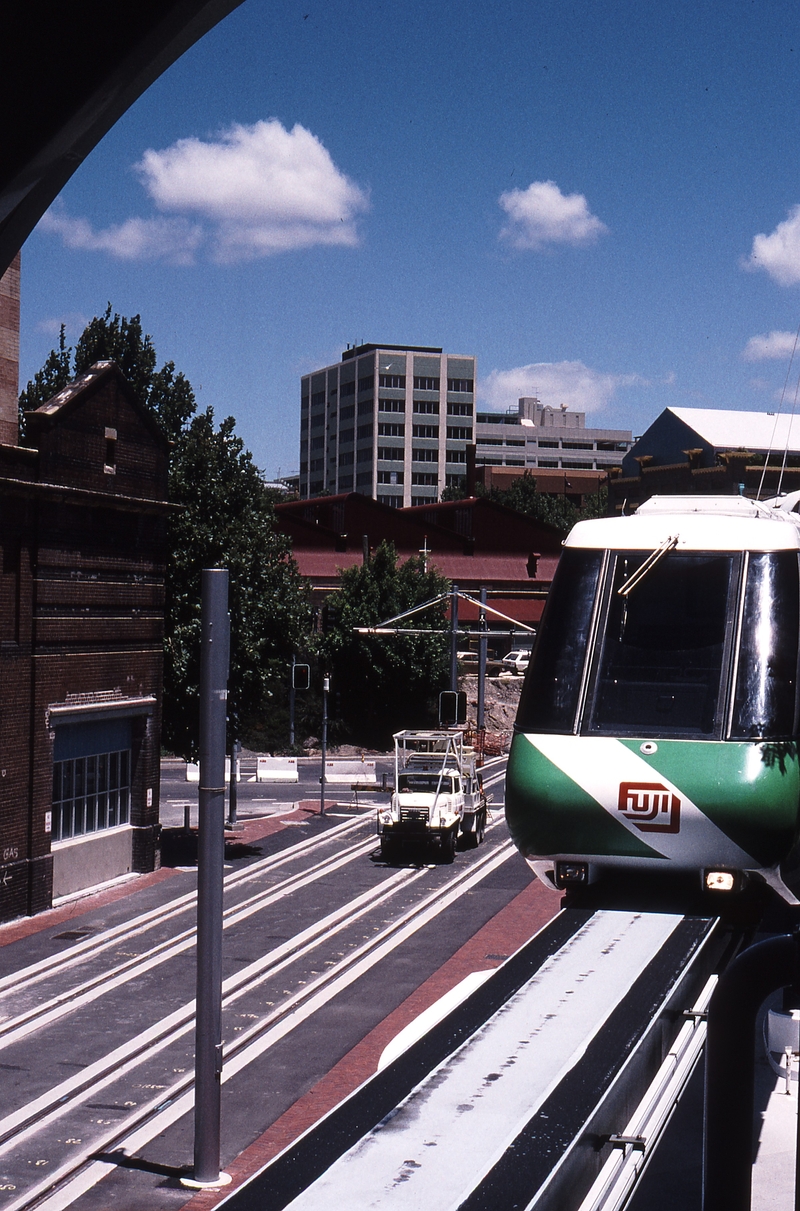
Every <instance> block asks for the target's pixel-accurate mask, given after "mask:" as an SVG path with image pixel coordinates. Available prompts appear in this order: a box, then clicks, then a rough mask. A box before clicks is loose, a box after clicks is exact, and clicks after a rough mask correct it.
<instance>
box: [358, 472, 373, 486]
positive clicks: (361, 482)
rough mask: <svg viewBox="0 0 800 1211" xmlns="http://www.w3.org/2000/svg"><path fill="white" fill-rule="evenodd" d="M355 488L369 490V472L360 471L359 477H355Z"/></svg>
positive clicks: (370, 477)
mask: <svg viewBox="0 0 800 1211" xmlns="http://www.w3.org/2000/svg"><path fill="white" fill-rule="evenodd" d="M356 487H357V488H371V487H372V472H371V471H362V472H361V474H360V475H357V476H356Z"/></svg>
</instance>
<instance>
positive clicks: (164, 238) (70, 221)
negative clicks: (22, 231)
mask: <svg viewBox="0 0 800 1211" xmlns="http://www.w3.org/2000/svg"><path fill="white" fill-rule="evenodd" d="M39 230H40V231H45V232H47V233H48V234H49V235H58V236H60V237H61V239H62V240H63V242H64V244H65V245H66V246H67V248H74V249H77V250H79V251H83V252H107V253H108V254H109V255H110V256H113V257H116V258H117V260H120V261H157V260H164V261H168V262H169V263H170V264H172V265H190V264H191V263H192V261H193V260H194V256H195V252H196V251H197V249H198V247H199V246H200V244H201V243H202V240H203V232H202V229H201V228H200V227H198V225H197V224H196V223H189V222H188V221H187V220H186V219H161V218H158V219H126V220H125V222H124V223H118V224H116V225H114V226H111V227H105V228H102V229H100V230H95V228H94V227H92V225H91V223H90V222H89V221H88V220H87V219H76V218H72V217H71V216H70V215H68V214H66V213H65V212H64V211H63V210H48V211H47V212H46V213H45V214H44V215H42V218H41V219H40V220H39Z"/></svg>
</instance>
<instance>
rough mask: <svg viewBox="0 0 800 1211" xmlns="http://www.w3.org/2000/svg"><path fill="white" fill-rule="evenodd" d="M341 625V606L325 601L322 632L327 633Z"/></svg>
mask: <svg viewBox="0 0 800 1211" xmlns="http://www.w3.org/2000/svg"><path fill="white" fill-rule="evenodd" d="M338 625H339V607H338V606H335V605H331V604H329V602H327V601H326V602H325V604H324V605H323V607H322V633H323V635H327V633H328V631H332V630H333V629H334V628H335V627H337V626H338Z"/></svg>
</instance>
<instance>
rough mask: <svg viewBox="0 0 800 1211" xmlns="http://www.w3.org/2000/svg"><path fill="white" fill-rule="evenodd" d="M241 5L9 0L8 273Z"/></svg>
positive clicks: (1, 244)
mask: <svg viewBox="0 0 800 1211" xmlns="http://www.w3.org/2000/svg"><path fill="white" fill-rule="evenodd" d="M241 3H242V0H172V2H171V0H119V2H117V3H113V2H110V0H71V2H70V0H62V3H61V4H53V3H52V0H10V3H9V4H7V5H6V9H5V12H4V14H3V37H2V45H1V46H0V113H2V115H3V136H2V140H1V141H0V274H2V273H3V272H5V270H6V269H7V267H8V265H9V264H10V262H11V260H12V259H13V257H14V256H15V254H16V253H17V251H18V250H19V248H20V247H21V246H22V244H23V243H24V242H25V240H26V239H27V237H28V235H29V234H30V232H31V231H32V230H33V228H34V227H35V226H36V224H37V222H38V221H39V219H40V218H41V216H42V215H43V214H44V212H45V210H46V209H47V207H48V206H49V205H50V203H51V202H52V201H53V199H54V198H55V197H56V196H57V194H58V193H59V191H60V190H61V189H62V187H63V186H64V184H65V183H66V182H67V181H68V180H69V178H70V177H71V176H72V174H73V172H74V171H75V169H76V168H77V167H78V165H79V164H80V163H81V162H82V161H83V160H84V159H85V157H86V156H87V155H88V154H89V152H90V151H91V150H92V148H93V147H95V145H96V144H97V143H98V142H99V141H100V139H102V137H103V135H104V134H105V133H106V132H107V131H108V130H109V129H110V128H111V127H112V126H113V125H114V123H115V122H116V121H117V119H118V118H120V117H121V116H122V114H124V113H125V111H126V109H128V108H129V107H130V106H131V105H132V104H133V102H134V101H135V100H136V99H137V98H138V97H140V96H141V94H142V93H143V92H144V90H145V89H146V88H147V87H148V86H149V85H150V84H152V82H153V81H154V80H155V79H157V78H158V76H160V75H161V73H162V72H163V71H164V70H165V69H166V68H167V67H169V66H170V64H172V63H174V62H175V60H176V59H177V58H178V57H179V56H180V55H182V54H183V52H184V51H185V50H188V48H189V47H190V46H191V45H192V44H193V43H194V42H196V41H197V40H198V38H201V37H202V36H203V34H205V33H207V32H208V30H210V29H211V28H212V27H213V26H214V25H216V24H217V22H218V21H221V20H222V18H223V17H225V16H227V14H228V13H230V12H232V11H233V9H235V8H238V7H239V5H240V4H241Z"/></svg>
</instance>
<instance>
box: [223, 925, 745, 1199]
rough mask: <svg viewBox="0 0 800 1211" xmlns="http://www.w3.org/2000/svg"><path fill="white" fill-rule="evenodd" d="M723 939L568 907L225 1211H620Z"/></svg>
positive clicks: (671, 1101)
mask: <svg viewBox="0 0 800 1211" xmlns="http://www.w3.org/2000/svg"><path fill="white" fill-rule="evenodd" d="M731 938H732V935H731V933H730V931H728V930H727V929H726V928H725V927H724V926H722V925H721V924H720V922H719V921H717V920H714V919H709V918H696V917H695V918H692V917H681V916H677V915H670V914H656V913H626V912H614V911H612V912H596V913H591V912H589V911H583V912H581V911H564V912H561V913H560V914H559V915H558V916H557V917H556V918H554V920H553V921H552V922H551V923H550V924H549V925H548V926H546V927H545V928H544V929H543V930H542V931H541V932H540V933H539V934H537V935H536V936H535V937H534V938H533V939H532V940H531V941H530V942H528V943H527V944H526V945H525V946H524V947H522V949H521V950H520V951H518V952H517V954H515V955H513V956H512V957H511V958H510V959H509V960H508V961H507V962H506V963H504V964H503V966H502V967H501V968H499V969H498V970H497V971H495V972H494V973H493V974H492V975H491V976H490V977H489V978H488V979H487V980H486V981H485V982H484V983H483V984H482V985H481V986H480V987H479V988H478V989H477V990H476V991H474V992H472V993H471V995H469V996H468V997H467V998H466V1000H465V1001H464V1002H463V1003H462V1004H461V1005H460V1006H459V1007H458V1008H456V1009H454V1010H453V1011H452V1012H451V1013H450V1014H449V1015H448V1016H447V1017H445V1018H444V1019H443V1020H442V1021H441V1022H440V1023H439V1025H437V1026H435V1027H434V1028H433V1029H431V1030H430V1031H429V1032H428V1033H427V1034H425V1035H424V1036H423V1037H422V1038H421V1039H419V1041H417V1042H415V1043H413V1044H412V1045H411V1046H410V1047H409V1048H408V1050H407V1051H406V1052H404V1053H403V1054H401V1055H400V1056H398V1057H397V1058H396V1059H394V1060H393V1061H392V1062H391V1063H389V1064H388V1066H387V1067H386V1068H384V1069H383V1070H382V1071H380V1072H378V1073H377V1074H376V1075H375V1076H374V1077H372V1078H371V1079H370V1080H368V1081H367V1082H365V1084H364V1085H362V1086H361V1088H360V1089H358V1090H357V1091H356V1092H355V1093H354V1094H353V1095H352V1096H351V1097H350V1098H348V1099H347V1100H346V1101H344V1102H343V1103H342V1104H341V1105H340V1106H339V1107H337V1109H336V1110H334V1111H333V1112H332V1113H331V1114H330V1115H328V1116H327V1118H325V1119H323V1120H322V1121H321V1122H320V1123H319V1124H317V1125H316V1126H315V1127H313V1128H312V1129H311V1130H310V1131H308V1132H307V1133H306V1134H305V1135H304V1136H303V1137H301V1138H300V1139H299V1140H298V1141H297V1142H296V1143H295V1144H293V1145H291V1146H290V1147H289V1148H287V1149H286V1151H285V1152H284V1153H282V1154H281V1155H280V1156H279V1157H278V1158H276V1160H275V1161H273V1162H271V1163H270V1164H269V1165H267V1166H266V1167H265V1168H264V1169H262V1170H261V1171H260V1173H258V1174H256V1175H255V1177H254V1178H252V1179H251V1180H250V1181H249V1182H248V1183H247V1184H246V1185H243V1186H242V1187H240V1188H239V1189H238V1190H236V1191H234V1192H233V1193H231V1194H230V1195H228V1197H227V1198H226V1199H224V1200H223V1202H222V1203H221V1204H220V1207H225V1208H227V1209H228V1211H283V1209H284V1208H291V1209H292V1211H328V1208H330V1207H332V1206H337V1205H350V1206H358V1207H365V1208H366V1207H371V1208H384V1207H385V1208H387V1211H403V1208H408V1209H409V1211H412V1208H414V1209H415V1208H418V1207H420V1206H424V1207H425V1208H426V1211H452V1209H453V1208H456V1207H458V1208H461V1209H463V1211H489V1209H492V1211H494V1209H496V1208H511V1207H520V1208H531V1209H532V1208H537V1209H540V1211H579V1209H580V1211H588V1207H583V1203H584V1200H586V1199H587V1198H589V1197H592V1198H593V1199H594V1203H593V1204H592V1205H593V1207H600V1206H603V1207H609V1208H611V1207H612V1206H617V1205H621V1203H613V1202H608V1201H605V1202H603V1201H602V1200H603V1199H604V1198H605V1197H606V1191H607V1190H608V1191H611V1192H612V1193H613V1189H614V1188H615V1187H617V1186H619V1184H620V1183H623V1184H624V1186H625V1190H626V1192H627V1191H629V1190H630V1189H631V1188H632V1186H633V1185H634V1184H635V1180H636V1178H637V1177H638V1175H639V1173H640V1172H641V1168H642V1163H643V1162H644V1160H645V1159H646V1158H649V1155H650V1154H651V1153H652V1151H653V1150H654V1148H655V1147H656V1145H657V1143H658V1140H659V1138H660V1135H661V1132H662V1131H663V1128H664V1126H665V1124H666V1122H667V1120H668V1118H669V1114H670V1113H671V1110H672V1108H673V1107H674V1105H675V1101H676V1099H677V1097H678V1096H679V1095H680V1091H681V1089H682V1088H683V1084H684V1083H685V1081H686V1080H688V1077H689V1076H690V1075H691V1072H692V1071H693V1069H694V1066H695V1064H696V1061H697V1059H698V1056H699V1054H700V1050H701V1046H702V1040H703V1035H704V1023H703V1016H704V1007H705V1005H706V1004H707V1000H708V996H709V995H710V989H711V988H712V987H713V983H714V978H715V977H714V972H715V971H716V969H717V966H718V964H719V963H720V961H721V959H722V956H723V952H724V950H725V948H726V947H727V946H729V945H730V944H731ZM723 961H724V960H723ZM632 1125H633V1128H635V1129H636V1132H637V1134H636V1138H635V1139H632V1138H631V1137H630V1134H629V1133H630V1131H631V1130H632ZM633 1149H635V1150H636V1154H637V1155H636V1163H635V1164H634V1166H633V1167H631V1164H630V1154H631V1151H632V1150H633ZM645 1154H646V1156H645ZM595 1196H596V1197H595ZM598 1199H599V1200H600V1201H598Z"/></svg>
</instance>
